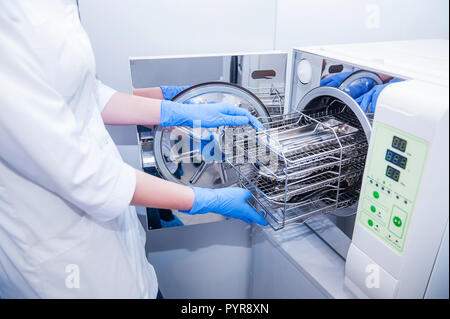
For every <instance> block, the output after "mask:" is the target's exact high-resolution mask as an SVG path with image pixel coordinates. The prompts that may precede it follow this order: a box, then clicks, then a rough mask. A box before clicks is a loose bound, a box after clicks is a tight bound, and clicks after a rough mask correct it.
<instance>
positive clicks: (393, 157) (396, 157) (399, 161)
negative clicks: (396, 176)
mask: <svg viewBox="0 0 450 319" xmlns="http://www.w3.org/2000/svg"><path fill="white" fill-rule="evenodd" d="M384 159H385V160H386V161H388V162H391V163H392V164H394V165H397V166H398V167H401V168H403V169H405V168H406V162H407V161H408V159H407V158H406V157H404V156H402V155H400V154H397V153H395V152H393V151H391V150H387V151H386V157H385V158H384Z"/></svg>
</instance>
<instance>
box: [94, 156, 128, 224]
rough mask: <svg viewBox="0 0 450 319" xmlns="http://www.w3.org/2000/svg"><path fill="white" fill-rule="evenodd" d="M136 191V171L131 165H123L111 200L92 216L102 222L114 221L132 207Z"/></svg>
mask: <svg viewBox="0 0 450 319" xmlns="http://www.w3.org/2000/svg"><path fill="white" fill-rule="evenodd" d="M135 189H136V172H135V169H134V168H133V167H131V166H130V165H128V164H126V163H123V165H122V167H121V168H120V172H119V176H118V178H117V181H116V185H115V186H114V189H113V190H112V192H111V194H110V196H109V200H108V201H107V202H106V203H104V204H103V205H102V206H101V207H100V208H99V209H97V210H96V211H94V212H92V213H91V214H92V215H93V216H95V218H96V219H98V220H101V221H108V220H112V219H114V218H116V217H118V216H120V215H121V214H123V213H124V212H125V210H127V208H128V206H130V203H131V200H132V199H133V195H134V191H135Z"/></svg>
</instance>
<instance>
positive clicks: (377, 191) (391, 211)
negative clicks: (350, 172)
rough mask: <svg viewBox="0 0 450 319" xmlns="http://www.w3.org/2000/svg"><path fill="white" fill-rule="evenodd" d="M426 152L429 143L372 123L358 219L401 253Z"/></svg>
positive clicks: (383, 125) (381, 124)
mask: <svg viewBox="0 0 450 319" xmlns="http://www.w3.org/2000/svg"><path fill="white" fill-rule="evenodd" d="M427 152H428V142H426V141H424V140H422V139H420V138H418V137H416V136H413V135H410V134H408V133H405V132H402V131H400V130H397V129H395V128H393V127H390V126H388V125H385V124H383V123H379V122H376V123H375V125H374V130H373V135H372V140H371V147H370V149H369V154H368V160H367V164H366V165H367V167H366V169H365V175H364V179H363V185H362V189H361V198H360V203H359V207H358V216H359V217H358V222H359V224H360V225H362V227H364V228H365V229H367V230H368V231H369V232H370V233H372V234H373V235H374V236H376V237H378V238H379V239H380V240H381V241H382V242H384V243H385V244H386V245H388V246H389V247H391V248H392V249H394V250H395V251H397V252H398V253H400V254H401V253H402V252H403V248H404V245H405V241H406V236H407V233H408V226H409V223H410V221H411V218H412V214H413V212H414V203H415V201H416V198H417V195H418V190H419V186H420V183H421V179H422V173H423V169H424V167H425V161H426V158H427Z"/></svg>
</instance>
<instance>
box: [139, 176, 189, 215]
mask: <svg viewBox="0 0 450 319" xmlns="http://www.w3.org/2000/svg"><path fill="white" fill-rule="evenodd" d="M130 204H131V205H134V206H144V207H154V208H167V209H179V210H184V211H189V210H190V209H191V208H192V206H193V205H194V191H193V190H192V189H191V188H190V187H187V186H183V185H180V184H176V183H173V182H169V181H166V180H163V179H161V178H158V177H155V176H153V175H150V174H147V173H144V172H142V171H138V170H136V188H135V191H134V195H133V199H132V200H131V203H130Z"/></svg>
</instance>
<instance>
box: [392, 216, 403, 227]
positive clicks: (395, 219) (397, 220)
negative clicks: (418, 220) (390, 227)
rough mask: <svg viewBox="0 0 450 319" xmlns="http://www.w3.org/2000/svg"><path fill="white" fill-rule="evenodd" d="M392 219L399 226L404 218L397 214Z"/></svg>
mask: <svg viewBox="0 0 450 319" xmlns="http://www.w3.org/2000/svg"><path fill="white" fill-rule="evenodd" d="M392 221H393V222H394V225H395V226H397V227H400V226H401V225H402V220H401V219H400V217H398V216H395V217H394V218H393V219H392Z"/></svg>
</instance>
